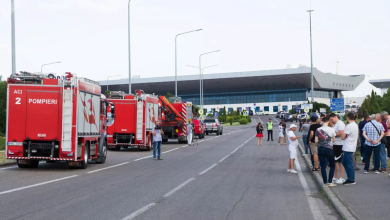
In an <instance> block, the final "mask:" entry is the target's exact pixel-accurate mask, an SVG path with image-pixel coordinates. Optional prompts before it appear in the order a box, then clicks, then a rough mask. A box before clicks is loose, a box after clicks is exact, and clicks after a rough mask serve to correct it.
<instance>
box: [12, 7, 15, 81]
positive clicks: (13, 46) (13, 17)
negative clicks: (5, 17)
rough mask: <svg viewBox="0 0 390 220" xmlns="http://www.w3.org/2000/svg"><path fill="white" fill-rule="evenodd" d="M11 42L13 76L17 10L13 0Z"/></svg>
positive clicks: (13, 70)
mask: <svg viewBox="0 0 390 220" xmlns="http://www.w3.org/2000/svg"><path fill="white" fill-rule="evenodd" d="M11 41H12V74H15V73H16V59H15V10H14V0H11Z"/></svg>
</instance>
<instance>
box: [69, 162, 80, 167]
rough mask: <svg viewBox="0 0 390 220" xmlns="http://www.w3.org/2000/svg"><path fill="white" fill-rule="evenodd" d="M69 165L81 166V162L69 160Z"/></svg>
mask: <svg viewBox="0 0 390 220" xmlns="http://www.w3.org/2000/svg"><path fill="white" fill-rule="evenodd" d="M68 165H69V166H79V165H80V162H77V161H71V162H68Z"/></svg>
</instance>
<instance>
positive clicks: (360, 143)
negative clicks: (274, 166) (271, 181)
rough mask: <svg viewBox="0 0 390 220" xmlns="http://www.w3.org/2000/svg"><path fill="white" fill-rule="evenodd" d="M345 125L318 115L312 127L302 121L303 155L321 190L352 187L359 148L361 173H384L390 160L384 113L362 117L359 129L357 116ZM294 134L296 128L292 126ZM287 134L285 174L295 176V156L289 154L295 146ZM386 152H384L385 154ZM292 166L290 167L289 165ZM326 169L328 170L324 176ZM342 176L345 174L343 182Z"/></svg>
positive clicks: (388, 120)
mask: <svg viewBox="0 0 390 220" xmlns="http://www.w3.org/2000/svg"><path fill="white" fill-rule="evenodd" d="M346 118H347V123H346V124H344V122H343V121H342V120H340V117H339V116H338V115H336V114H334V113H332V114H330V115H329V116H325V115H321V117H320V119H317V118H316V117H312V118H310V121H311V124H309V123H308V121H307V120H305V119H304V120H303V121H302V122H303V123H302V126H301V128H300V131H301V132H302V136H301V137H302V141H303V145H304V148H305V154H309V155H310V157H311V163H312V171H314V172H315V171H321V175H322V179H323V183H324V185H323V186H324V187H334V186H337V184H343V185H353V184H356V181H355V170H359V168H358V167H357V166H356V156H355V152H356V149H357V148H358V147H360V153H361V160H362V164H363V165H364V173H369V172H370V171H374V172H375V173H380V172H381V171H386V168H387V160H390V130H388V129H390V118H389V117H388V113H387V112H382V113H380V114H379V113H378V114H373V115H371V117H369V116H368V115H364V116H363V117H362V120H361V122H360V123H359V125H357V124H356V115H355V114H353V113H351V112H350V113H348V114H347V115H346ZM291 126H293V127H291V128H290V132H291V131H295V129H296V128H295V127H296V126H295V125H291ZM290 132H289V133H288V138H289V142H290V146H289V150H290V161H289V168H288V170H287V171H288V172H290V173H296V171H295V170H294V169H293V162H292V161H293V160H294V159H295V158H296V153H294V152H292V151H294V149H295V146H298V144H297V142H296V139H298V138H299V137H295V135H294V134H293V132H292V133H290ZM386 148H387V152H386ZM371 154H373V167H374V168H372V169H370V158H371ZM291 162H292V163H291ZM327 168H329V171H328V175H327ZM344 173H346V174H347V178H345V176H344Z"/></svg>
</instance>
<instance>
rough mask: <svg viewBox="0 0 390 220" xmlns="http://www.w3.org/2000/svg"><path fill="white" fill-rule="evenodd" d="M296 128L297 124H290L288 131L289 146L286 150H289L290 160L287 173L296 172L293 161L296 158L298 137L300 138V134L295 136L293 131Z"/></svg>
mask: <svg viewBox="0 0 390 220" xmlns="http://www.w3.org/2000/svg"><path fill="white" fill-rule="evenodd" d="M296 129H297V126H296V125H294V124H292V125H290V131H289V132H288V141H289V143H290V144H289V146H288V150H289V151H290V160H289V161H288V170H287V172H288V173H297V171H296V170H294V161H295V159H296V158H297V149H298V138H301V137H302V136H298V137H296V136H295V133H294V131H295V130H296Z"/></svg>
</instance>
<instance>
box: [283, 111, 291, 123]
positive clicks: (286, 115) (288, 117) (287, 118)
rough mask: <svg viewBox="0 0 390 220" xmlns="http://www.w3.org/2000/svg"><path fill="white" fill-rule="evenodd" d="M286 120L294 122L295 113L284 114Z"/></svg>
mask: <svg viewBox="0 0 390 220" xmlns="http://www.w3.org/2000/svg"><path fill="white" fill-rule="evenodd" d="M284 121H291V122H293V115H292V114H290V113H286V114H284Z"/></svg>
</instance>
